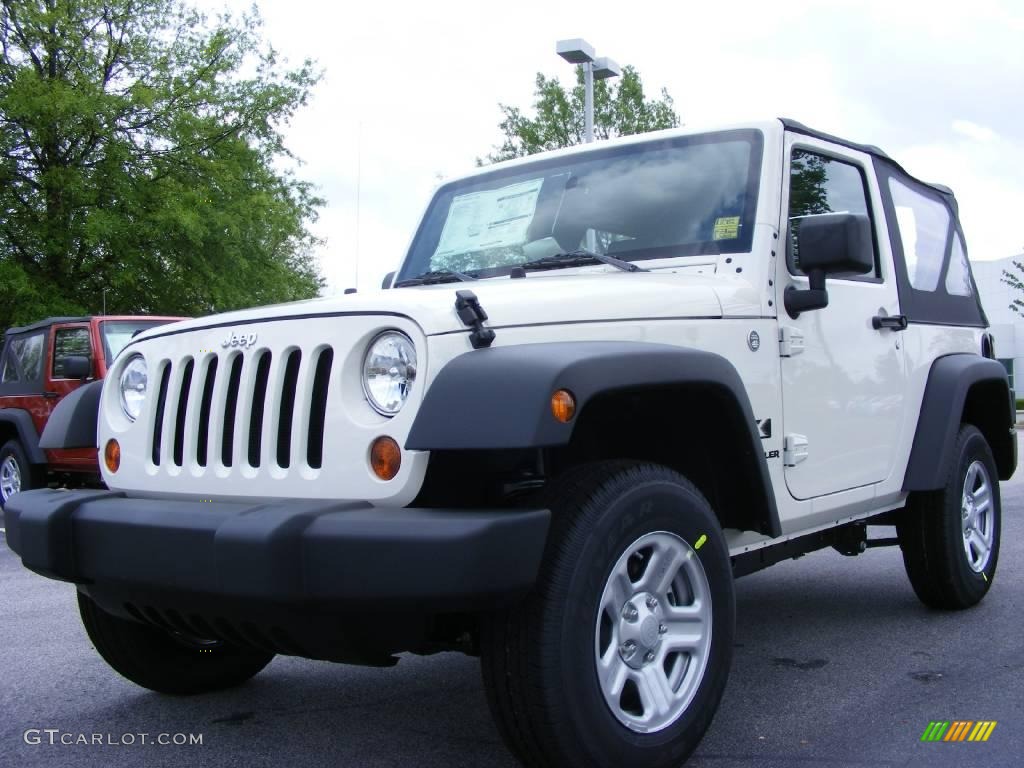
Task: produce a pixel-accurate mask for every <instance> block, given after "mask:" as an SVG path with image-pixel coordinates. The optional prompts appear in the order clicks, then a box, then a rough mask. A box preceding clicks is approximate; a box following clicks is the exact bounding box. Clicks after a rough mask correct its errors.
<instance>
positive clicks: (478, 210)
mask: <svg viewBox="0 0 1024 768" xmlns="http://www.w3.org/2000/svg"><path fill="white" fill-rule="evenodd" d="M543 185H544V179H543V178H540V179H532V180H530V181H523V182H520V183H518V184H510V185H509V186H507V187H502V188H501V189H489V190H487V191H485V192H471V193H470V194H468V195H457V196H456V197H455V199H454V200H452V204H451V207H450V208H449V209H448V219H447V220H446V221H445V223H444V229H443V230H441V238H440V240H439V241H438V243H437V250H436V251H435V252H434V257H444V256H451V255H454V254H460V253H470V252H472V251H482V250H484V249H487V248H506V247H508V246H513V245H521V244H522V243H523V242H524V241H525V240H526V232H527V230H528V229H529V228H530V224H531V222H532V221H533V216H534V213H536V211H537V198H538V197H539V196H540V188H541V187H542V186H543Z"/></svg>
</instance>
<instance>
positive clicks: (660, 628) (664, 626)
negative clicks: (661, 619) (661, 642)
mask: <svg viewBox="0 0 1024 768" xmlns="http://www.w3.org/2000/svg"><path fill="white" fill-rule="evenodd" d="M666 632H668V625H667V624H659V625H658V634H659V635H664V634H665V633H666Z"/></svg>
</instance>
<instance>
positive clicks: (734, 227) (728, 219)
mask: <svg viewBox="0 0 1024 768" xmlns="http://www.w3.org/2000/svg"><path fill="white" fill-rule="evenodd" d="M739 236H740V217H739V216H725V217H723V218H720V219H715V232H714V238H715V240H735V239H736V238H737V237H739Z"/></svg>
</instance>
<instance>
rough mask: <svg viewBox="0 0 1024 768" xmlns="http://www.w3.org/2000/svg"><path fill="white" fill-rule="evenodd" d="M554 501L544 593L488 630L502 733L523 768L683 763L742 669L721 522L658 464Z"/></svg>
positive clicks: (488, 664)
mask: <svg viewBox="0 0 1024 768" xmlns="http://www.w3.org/2000/svg"><path fill="white" fill-rule="evenodd" d="M547 497H548V498H547V499H546V500H545V503H546V506H548V507H549V508H550V509H551V512H552V527H551V531H550V533H549V535H548V543H547V547H546V551H545V557H544V562H543V564H542V566H541V573H540V575H539V577H538V580H537V584H536V586H535V587H534V589H533V591H532V592H531V594H530V595H529V596H528V597H527V598H526V599H525V601H524V602H522V603H521V604H519V605H517V606H515V607H514V608H511V609H509V610H507V611H504V612H502V613H500V614H495V615H492V616H489V617H487V618H486V619H485V621H484V627H483V632H482V638H481V656H482V667H483V677H484V684H485V689H486V691H487V697H488V703H489V705H490V707H491V712H492V714H493V715H494V718H495V720H496V722H497V724H498V728H499V731H500V732H501V734H502V737H503V738H504V740H505V742H506V744H507V745H508V747H509V749H510V750H511V751H512V752H513V753H514V754H515V755H516V757H517V758H518V759H519V760H520V761H521V762H522V763H524V764H525V765H527V766H559V767H561V766H580V767H582V766H609V767H611V766H615V767H618V766H625V765H628V766H636V767H637V768H662V767H665V768H667V767H668V766H677V765H680V764H681V763H682V762H683V761H684V760H685V759H686V758H687V756H688V755H689V754H690V753H691V752H692V751H693V750H694V749H695V748H696V746H697V744H698V743H699V742H700V740H701V738H702V737H703V735H704V732H705V731H706V730H707V728H708V726H709V725H710V724H711V719H712V717H713V715H714V713H715V710H716V709H717V708H718V704H719V702H720V700H721V697H722V693H723V691H724V689H725V684H726V680H727V679H728V674H729V666H730V663H731V660H732V647H733V635H734V631H735V598H734V594H733V580H732V568H731V563H730V560H729V553H728V550H727V548H726V546H725V542H724V540H723V538H722V534H721V528H720V526H719V524H718V521H717V519H716V518H715V515H714V514H713V512H712V511H711V508H710V506H709V505H708V503H707V501H706V500H705V499H704V497H703V496H702V495H701V494H700V492H699V491H698V490H697V489H696V488H695V487H694V486H693V485H692V484H691V483H690V482H689V481H688V480H686V479H685V478H684V477H682V476H681V475H679V474H677V473H676V472H673V471H672V470H669V469H667V468H665V467H661V466H657V465H653V464H637V463H630V462H601V463H597V464H591V465H586V466H583V467H579V468H576V469H574V470H572V471H570V472H569V473H567V474H566V475H565V476H564V477H563V478H560V479H559V480H558V481H555V483H554V486H553V488H552V489H551V490H550V491H549V492H548V493H547Z"/></svg>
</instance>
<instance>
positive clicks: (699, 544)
mask: <svg viewBox="0 0 1024 768" xmlns="http://www.w3.org/2000/svg"><path fill="white" fill-rule="evenodd" d="M707 540H708V535H707V534H706V533H702V534H701V535H700V538H699V539H697V543H696V544H694V545H693V548H694V549H700V548H701V547H703V546H704V542H705V541H707Z"/></svg>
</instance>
